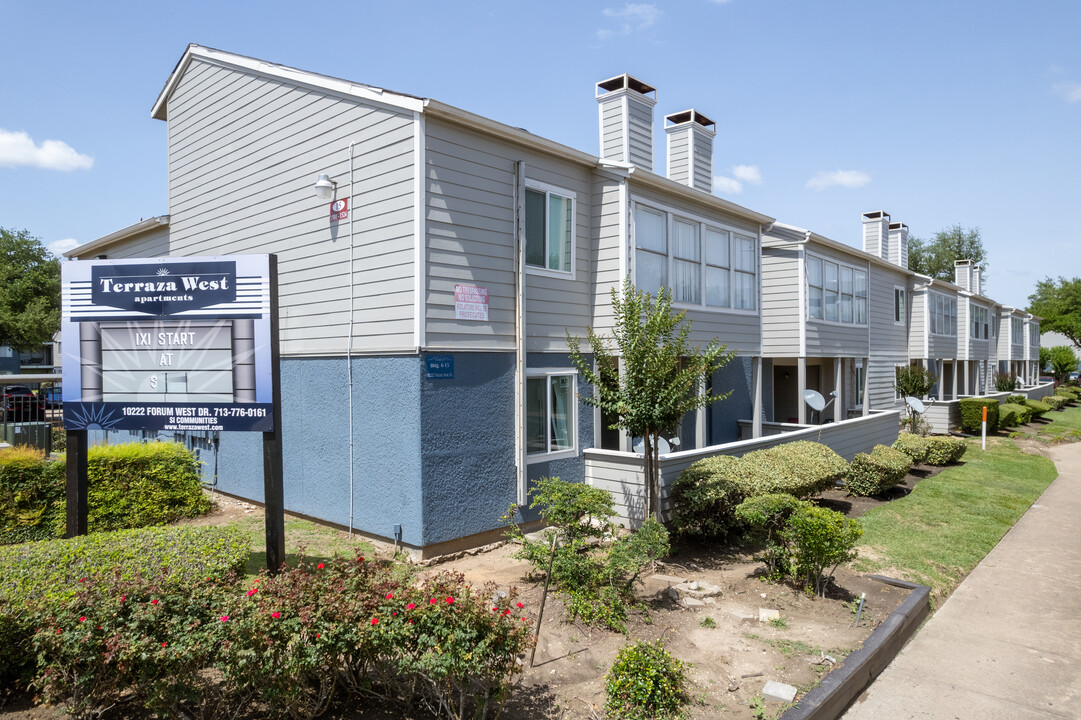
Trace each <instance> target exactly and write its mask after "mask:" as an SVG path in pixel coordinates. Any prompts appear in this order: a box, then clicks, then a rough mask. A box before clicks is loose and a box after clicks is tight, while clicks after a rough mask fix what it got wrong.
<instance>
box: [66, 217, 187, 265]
mask: <svg viewBox="0 0 1081 720" xmlns="http://www.w3.org/2000/svg"><path fill="white" fill-rule="evenodd" d="M168 225H169V216H168V215H158V216H157V217H152V218H148V219H146V220H140V221H139V222H137V223H135V224H134V225H128V226H127V227H126V228H121V229H120V230H117V231H116V232H111V233H109V234H108V235H103V236H102V237H99V238H98V239H97V240H91V241H90V242H88V243H85V244H83V245H79V246H78V247H74V248H72V249H71V250H68V251H67V252H66V253H64V257H66V258H68V259H73V258H80V257H85V256H87V255H92V254H95V253H97V252H99V251H101V250H104V249H105V248H107V247H110V246H112V245H116V244H117V243H119V242H122V241H124V240H127V239H129V238H132V237H135V236H136V235H141V234H142V233H145V232H148V231H150V230H156V229H158V228H161V227H168Z"/></svg>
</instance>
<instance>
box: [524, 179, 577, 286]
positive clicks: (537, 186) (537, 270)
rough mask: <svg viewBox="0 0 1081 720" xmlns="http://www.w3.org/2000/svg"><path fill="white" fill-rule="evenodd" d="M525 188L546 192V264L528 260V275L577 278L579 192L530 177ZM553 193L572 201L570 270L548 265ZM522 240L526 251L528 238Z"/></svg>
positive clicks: (566, 278) (526, 268) (526, 269)
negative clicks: (550, 206)
mask: <svg viewBox="0 0 1081 720" xmlns="http://www.w3.org/2000/svg"><path fill="white" fill-rule="evenodd" d="M525 189H526V190H533V191H535V192H542V193H544V229H545V233H544V258H545V265H544V267H541V266H540V265H530V264H529V263H528V262H527V263H524V264H525V271H526V273H527V274H528V275H542V276H545V277H553V278H561V279H564V280H568V279H569V280H574V279H575V272H576V269H577V266H578V262H577V258H578V194H577V193H575V192H574V191H572V190H568V189H566V188H562V187H559V186H557V185H550V184H548V183H545V182H540V181H539V180H530V179H529V178H526V181H525ZM552 195H558V196H560V197H562V198H566V199H568V200H570V203H571V249H570V261H571V269H570V270H553V269H552V268H550V267H548V265H547V263H548V257H549V254H548V239H549V237H548V218H549V211H548V207H549V202H550V198H551V196H552ZM523 202H524V200H523ZM522 240H523V247H522V252H523V253H525V251H526V249H525V247H524V244H525V243H526V239H525V238H524V237H523V238H522Z"/></svg>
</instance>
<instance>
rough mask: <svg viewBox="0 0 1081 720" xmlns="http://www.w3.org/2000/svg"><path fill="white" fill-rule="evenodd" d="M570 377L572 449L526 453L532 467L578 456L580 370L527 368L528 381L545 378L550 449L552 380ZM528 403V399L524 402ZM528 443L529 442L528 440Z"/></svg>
mask: <svg viewBox="0 0 1081 720" xmlns="http://www.w3.org/2000/svg"><path fill="white" fill-rule="evenodd" d="M562 375H569V376H570V377H571V398H572V401H573V402H572V405H571V420H570V431H571V447H570V448H569V449H567V450H554V451H553V450H548V451H545V452H538V453H530V452H529V451H528V450H527V451H526V465H532V464H534V463H540V462H549V461H551V460H561V459H563V458H572V457H577V456H578V370H576V369H574V368H526V373H525V376H526V380H535V379H537V378H545V380H546V381H547V382H546V383H545V393H544V401H545V423H544V428H545V434H546V437H547V442H546V443H545V444H546V445H547V446H548V447H551V444H552V442H551V438H550V437H548V436H547V433H549V432H550V430H551V427H552V383H551V378H552V377H555V376H562ZM523 401H524V402H526V403H528V402H529V399H528V397H527V398H525V399H524V400H523ZM524 410H525V411H526V413H527V414H528V413H529V406H528V404H527V405H526V407H525V408H524ZM527 441H528V440H527Z"/></svg>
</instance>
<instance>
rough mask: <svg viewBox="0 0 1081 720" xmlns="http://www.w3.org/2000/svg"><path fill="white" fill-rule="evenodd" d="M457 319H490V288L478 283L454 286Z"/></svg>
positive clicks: (455, 317) (455, 315)
mask: <svg viewBox="0 0 1081 720" xmlns="http://www.w3.org/2000/svg"><path fill="white" fill-rule="evenodd" d="M454 319H455V320H482V321H487V320H488V288H482V287H477V286H476V285H455V286H454Z"/></svg>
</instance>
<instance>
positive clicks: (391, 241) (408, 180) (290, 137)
mask: <svg viewBox="0 0 1081 720" xmlns="http://www.w3.org/2000/svg"><path fill="white" fill-rule="evenodd" d="M168 115H169V121H168V138H169V212H170V232H169V254H171V255H232V254H244V253H277V254H278V258H279V273H280V293H281V295H280V302H281V339H282V354H283V355H333V354H341V353H344V352H345V348H346V346H347V344H348V339H347V338H346V335H347V333H348V323H349V285H350V281H351V280H352V283H353V285H354V288H355V290H354V294H355V295H354V308H355V310H356V313H355V321H356V322H355V326H354V338H355V341H354V345H355V348H356V351H357V352H386V351H401V350H408V349H412V348H413V347H414V345H415V343H414V336H413V306H414V302H413V298H414V283H413V273H414V268H413V253H414V250H413V247H414V238H413V181H414V179H413V174H414V163H413V143H414V139H413V133H414V128H413V119H412V115H411V114H403V113H401V112H399V111H395V110H392V109H390V108H383V107H375V106H370V105H365V104H362V103H360V102H358V101H356V100H355V99H346V98H341V97H337V96H332V95H329V94H327V93H325V92H322V91H317V90H313V89H307V88H304V87H299V86H294V85H289V84H286V83H283V82H281V81H277V80H271V79H267V78H262V77H258V76H256V75H253V74H251V73H248V72H244V71H241V70H237V69H233V68H227V67H222V66H218V65H216V64H212V63H209V62H205V61H202V60H198V59H195V60H193V61H192V63H191V65H190V67H189V69H188V71H187V72H186V73H185V74H184V76H183V78H182V79H181V81H180V83H179V84H178V85H177V87H176V90H175V92H174V93H173V94H172V96H171V97H170V99H169V106H168ZM350 142H355V143H356V146H355V161H354V166H353V170H354V177H355V186H354V187H353V188H352V189H350V188H349V184H348V183H349V152H348V149H349V144H350ZM319 173H327V174H329V175H330V176H331V178H332V179H334V180H336V181H337V183H338V187H337V194H336V197H338V198H343V197H349V196H350V195H351V196H352V197H351V201H350V208H349V211H350V213H351V214H352V220H353V226H352V227H353V233H354V235H353V244H354V271H353V272H352V274H350V272H349V265H348V258H349V240H348V229H349V222H348V221H347V220H341V221H331V220H330V218H329V216H330V209H329V203H325V202H321V201H318V200H316V199H315V197H314V196H313V192H312V184H313V183H314V181H315V177H316V175H317V174H319Z"/></svg>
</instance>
